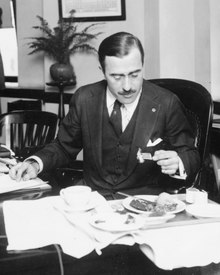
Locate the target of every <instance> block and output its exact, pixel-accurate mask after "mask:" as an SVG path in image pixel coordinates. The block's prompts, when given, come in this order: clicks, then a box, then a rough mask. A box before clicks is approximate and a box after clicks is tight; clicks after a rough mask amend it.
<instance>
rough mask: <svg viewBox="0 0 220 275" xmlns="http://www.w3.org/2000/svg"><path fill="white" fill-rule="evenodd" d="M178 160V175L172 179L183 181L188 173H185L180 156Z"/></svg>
mask: <svg viewBox="0 0 220 275" xmlns="http://www.w3.org/2000/svg"><path fill="white" fill-rule="evenodd" d="M178 159H179V169H178V174H175V175H172V176H171V177H172V178H175V179H182V180H185V179H186V177H187V174H186V171H185V168H184V165H183V162H182V160H181V158H180V157H179V156H178Z"/></svg>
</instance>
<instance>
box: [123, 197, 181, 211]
mask: <svg viewBox="0 0 220 275" xmlns="http://www.w3.org/2000/svg"><path fill="white" fill-rule="evenodd" d="M137 197H139V198H141V199H146V200H148V201H152V202H154V201H155V200H156V199H157V197H158V196H151V195H140V196H137ZM132 200H133V198H132V197H128V198H126V199H124V200H123V206H124V207H125V208H126V209H127V210H130V211H132V212H135V213H145V214H149V215H150V214H151V213H152V212H150V211H149V212H148V211H142V210H139V209H136V208H134V207H132V206H131V205H130V202H131V201H132ZM173 200H174V202H175V203H177V207H176V209H175V210H174V211H169V212H167V213H169V214H176V213H179V212H182V211H183V210H185V208H186V205H185V203H184V202H183V201H181V200H178V199H173Z"/></svg>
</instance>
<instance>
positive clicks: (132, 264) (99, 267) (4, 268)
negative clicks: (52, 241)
mask: <svg viewBox="0 0 220 275" xmlns="http://www.w3.org/2000/svg"><path fill="white" fill-rule="evenodd" d="M58 192H59V189H53V190H52V191H47V192H45V193H44V192H43V193H41V196H42V197H43V196H47V195H57V194H58ZM22 196H23V197H22ZM35 196H36V193H32V192H29V193H26V194H21V193H19V192H17V194H16V193H14V195H11V194H9V195H2V196H1V197H0V200H1V201H4V200H11V199H18V200H19V199H21V198H23V199H31V198H34V197H35ZM0 235H1V238H0V274H1V275H6V274H11V275H15V274H16V275H39V274H41V275H43V274H45V275H46V274H53V275H56V274H63V273H62V272H61V267H60V262H59V252H60V253H61V254H60V256H61V257H62V263H63V267H64V272H65V273H64V274H65V275H68V274H71V275H72V274H76V275H78V274H80V275H83V274H87V275H90V274H91V275H93V274H94V275H96V274H97V275H99V274H100V275H104V274H106V275H107V274H108V275H110V274H111V275H119V274H120V275H144V274H149V275H157V274H158V275H159V274H160V275H168V274H171V275H179V274H185V275H192V274H194V275H206V274H209V275H211V274H217V273H215V272H216V270H218V268H219V266H218V265H214V264H212V265H209V266H207V267H203V268H201V267H195V268H181V269H175V270H172V271H164V270H161V269H159V268H158V267H156V266H155V265H154V264H153V263H151V261H150V260H149V259H148V258H147V257H146V256H145V255H144V254H143V253H142V252H141V251H140V250H139V247H138V246H137V245H134V246H125V245H111V246H108V247H107V248H105V249H104V250H103V253H102V255H101V256H98V255H97V254H96V253H95V252H92V253H90V254H89V255H87V256H85V257H83V258H81V259H76V258H73V257H70V256H68V255H66V254H64V253H62V251H61V250H60V249H59V247H58V248H57V247H56V246H53V245H52V246H47V247H44V248H40V249H33V250H27V251H23V252H17V253H9V252H8V251H7V250H6V246H7V238H6V237H4V235H5V229H4V218H3V212H2V205H0ZM219 270H220V269H219Z"/></svg>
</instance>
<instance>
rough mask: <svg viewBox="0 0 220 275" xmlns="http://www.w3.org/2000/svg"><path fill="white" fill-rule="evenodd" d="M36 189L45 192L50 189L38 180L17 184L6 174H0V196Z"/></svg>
mask: <svg viewBox="0 0 220 275" xmlns="http://www.w3.org/2000/svg"><path fill="white" fill-rule="evenodd" d="M36 188H37V189H38V188H39V190H46V189H51V186H50V185H49V184H47V183H46V182H44V181H42V180H41V179H39V178H36V179H32V180H27V181H23V180H21V181H19V182H17V181H15V180H13V179H11V178H10V176H9V175H8V174H0V194H3V193H7V192H12V191H17V190H20V189H24V190H31V189H36Z"/></svg>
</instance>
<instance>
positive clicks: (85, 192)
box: [60, 185, 92, 208]
mask: <svg viewBox="0 0 220 275" xmlns="http://www.w3.org/2000/svg"><path fill="white" fill-rule="evenodd" d="M91 193H92V189H91V188H90V187H89V186H84V185H76V186H70V187H67V188H64V189H61V190H60V196H61V198H62V199H63V200H64V201H65V202H66V203H67V204H68V205H69V206H70V207H74V208H83V207H85V206H86V204H87V203H88V202H89V200H90V196H91Z"/></svg>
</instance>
